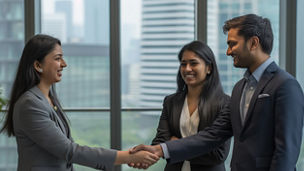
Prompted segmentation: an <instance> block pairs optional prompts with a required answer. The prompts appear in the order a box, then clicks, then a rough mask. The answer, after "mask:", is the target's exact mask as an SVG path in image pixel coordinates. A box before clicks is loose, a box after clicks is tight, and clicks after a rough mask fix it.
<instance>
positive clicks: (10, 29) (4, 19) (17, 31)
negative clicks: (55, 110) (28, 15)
mask: <svg viewBox="0 0 304 171" xmlns="http://www.w3.org/2000/svg"><path fill="white" fill-rule="evenodd" d="M23 7H24V2H23V1H22V0H14V1H12V0H1V1H0V97H1V98H4V99H8V98H9V95H10V90H11V87H12V84H13V81H14V78H15V73H16V69H17V66H18V62H19V58H20V56H21V53H22V49H23V46H24V19H23V16H24V15H23V14H24V10H23ZM3 115H4V113H2V112H0V116H1V118H2V116H3ZM2 121H3V120H1V122H2ZM1 125H2V124H0V126H1ZM0 151H1V152H0V170H5V171H13V170H16V169H17V157H18V156H17V148H16V140H15V138H8V137H7V136H6V135H5V134H1V135H0Z"/></svg>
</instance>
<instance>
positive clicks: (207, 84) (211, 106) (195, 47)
mask: <svg viewBox="0 0 304 171" xmlns="http://www.w3.org/2000/svg"><path fill="white" fill-rule="evenodd" d="M185 51H191V52H194V53H195V54H196V55H197V56H198V57H199V58H201V59H202V60H203V61H204V62H205V64H206V66H209V67H210V69H211V70H210V74H207V75H206V78H205V80H204V82H203V85H202V91H201V94H200V99H199V105H198V111H199V113H200V117H203V118H201V119H203V120H206V121H207V122H208V121H209V122H208V123H210V122H212V121H213V120H214V119H215V117H216V114H217V112H218V110H219V107H221V106H222V105H224V103H225V102H226V101H227V98H228V96H227V95H225V93H224V91H223V88H222V85H221V82H220V78H219V73H218V69H217V65H216V62H215V58H214V54H213V52H212V50H211V49H210V47H209V46H208V45H206V44H205V43H203V42H201V41H193V42H190V43H189V44H186V45H185V46H184V47H183V48H182V49H181V50H180V52H179V54H178V60H179V61H180V62H181V60H182V57H183V54H184V52H185ZM181 92H184V93H187V92H188V87H187V84H186V83H185V81H184V80H183V78H182V76H181V73H180V68H179V70H178V73H177V93H181Z"/></svg>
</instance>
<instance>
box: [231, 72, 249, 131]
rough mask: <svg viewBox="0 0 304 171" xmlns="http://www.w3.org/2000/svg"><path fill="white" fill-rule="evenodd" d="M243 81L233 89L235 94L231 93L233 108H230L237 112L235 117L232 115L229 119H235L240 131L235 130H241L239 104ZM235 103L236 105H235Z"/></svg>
mask: <svg viewBox="0 0 304 171" xmlns="http://www.w3.org/2000/svg"><path fill="white" fill-rule="evenodd" d="M245 82H246V81H245V79H244V78H243V79H242V80H241V81H240V83H239V84H238V85H237V87H236V88H235V92H233V96H235V98H234V99H236V100H234V101H233V103H232V104H233V106H231V108H235V109H234V110H233V111H237V112H236V115H232V116H231V117H233V116H234V117H235V119H236V123H237V125H238V126H239V128H240V129H237V130H241V128H242V119H241V111H240V104H241V98H242V93H243V89H244V86H245ZM235 102H236V103H235Z"/></svg>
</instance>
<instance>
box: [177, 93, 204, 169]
mask: <svg viewBox="0 0 304 171" xmlns="http://www.w3.org/2000/svg"><path fill="white" fill-rule="evenodd" d="M199 121H200V118H199V115H198V108H196V109H195V111H194V112H193V113H192V115H191V116H190V112H189V108H188V102H187V96H186V98H185V102H184V106H183V109H182V113H181V117H180V120H179V122H180V124H179V125H180V126H179V128H180V132H181V135H182V137H183V138H184V137H188V136H191V135H194V134H196V133H197V129H198V125H199ZM181 171H191V167H190V162H189V161H187V160H186V161H184V164H183V166H182V169H181Z"/></svg>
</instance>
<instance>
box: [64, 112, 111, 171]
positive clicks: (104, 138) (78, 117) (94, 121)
mask: <svg viewBox="0 0 304 171" xmlns="http://www.w3.org/2000/svg"><path fill="white" fill-rule="evenodd" d="M67 114H68V117H69V120H70V126H71V132H72V137H73V139H74V141H75V142H76V143H78V144H80V145H86V146H89V147H103V148H110V131H109V128H110V113H109V112H67ZM74 167H75V169H76V170H77V171H93V170H95V169H92V168H88V167H84V166H80V165H77V164H74Z"/></svg>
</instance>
